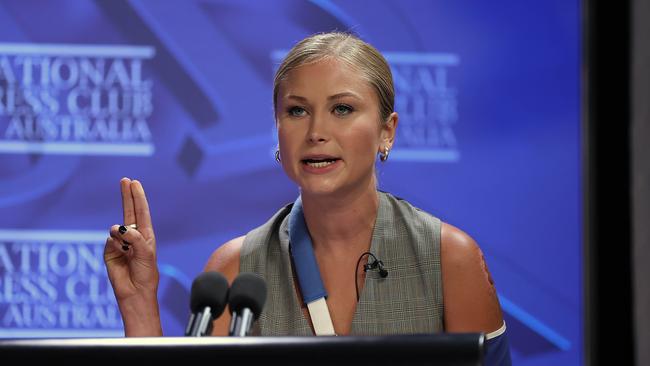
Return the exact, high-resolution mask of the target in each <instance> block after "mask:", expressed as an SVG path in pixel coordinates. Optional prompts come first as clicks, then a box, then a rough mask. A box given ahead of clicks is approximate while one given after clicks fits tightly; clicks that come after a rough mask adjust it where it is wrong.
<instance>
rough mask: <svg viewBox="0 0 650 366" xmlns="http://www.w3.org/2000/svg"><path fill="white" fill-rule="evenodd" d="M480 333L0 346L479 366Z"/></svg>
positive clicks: (77, 355)
mask: <svg viewBox="0 0 650 366" xmlns="http://www.w3.org/2000/svg"><path fill="white" fill-rule="evenodd" d="M484 348H485V336H484V334H482V333H463V334H456V333H454V334H431V335H400V336H372V337H358V336H343V337H239V338H237V337H202V338H189V337H142V338H83V339H82V338H75V339H5V340H0V354H1V355H3V358H4V357H9V358H10V359H14V360H21V361H32V360H33V361H38V360H40V361H48V362H51V361H59V360H60V361H65V362H66V364H70V363H71V362H72V363H75V362H78V363H82V362H83V363H84V364H86V365H87V364H88V362H89V361H102V362H103V363H107V362H108V363H118V362H119V363H120V366H122V363H124V362H129V361H133V362H142V361H146V362H156V361H158V362H164V364H168V362H170V361H171V362H178V361H188V360H192V361H199V362H201V361H206V362H218V363H220V364H228V363H230V362H235V363H236V364H237V365H260V364H264V363H268V362H270V363H273V364H281V365H331V364H336V365H337V366H345V365H353V364H354V365H355V366H358V365H359V364H360V363H359V362H362V363H364V364H365V363H367V362H381V363H386V364H399V365H422V364H427V365H481V364H482V362H483V354H484V351H485V349H484Z"/></svg>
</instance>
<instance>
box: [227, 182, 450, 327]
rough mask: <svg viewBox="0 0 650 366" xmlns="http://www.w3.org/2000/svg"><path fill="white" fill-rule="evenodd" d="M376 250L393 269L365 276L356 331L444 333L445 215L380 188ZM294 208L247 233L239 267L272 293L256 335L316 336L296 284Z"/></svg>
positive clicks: (374, 233)
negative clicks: (292, 239)
mask: <svg viewBox="0 0 650 366" xmlns="http://www.w3.org/2000/svg"><path fill="white" fill-rule="evenodd" d="M378 194H379V210H378V212H377V219H376V221H375V227H374V229H373V233H372V243H371V246H370V252H372V253H373V254H374V255H375V256H376V257H377V258H379V259H381V260H382V261H383V262H384V267H385V268H386V269H388V271H389V274H388V277H386V278H381V277H380V276H379V273H378V272H377V271H368V272H367V273H366V280H365V285H364V287H363V291H362V292H361V293H360V294H359V296H360V299H359V302H358V304H357V308H356V311H355V314H354V318H353V321H352V330H351V335H388V334H413V333H435V332H440V331H442V330H443V302H442V277H441V272H440V220H438V219H437V218H435V217H433V216H431V215H429V214H427V213H426V212H423V211H421V210H420V209H418V208H416V207H414V206H412V205H411V204H409V203H408V202H406V201H404V200H402V199H399V198H396V197H394V196H392V195H391V194H388V193H384V192H378ZM291 206H292V205H288V206H286V207H284V208H282V209H280V210H279V211H278V212H277V213H276V214H275V215H274V216H273V217H272V218H271V219H270V220H269V221H268V222H267V223H265V224H264V225H262V226H260V227H258V228H256V229H254V230H252V231H251V232H249V233H248V234H247V235H246V239H245V240H244V244H243V246H242V248H241V254H240V269H239V270H240V272H254V273H257V274H259V275H260V276H262V277H263V278H264V279H265V280H266V284H267V286H268V295H267V299H266V304H265V305H264V310H263V311H262V314H261V315H260V318H259V319H258V321H257V322H256V324H255V329H254V331H253V333H254V334H258V335H263V336H278V335H293V336H308V335H313V333H312V331H311V328H310V327H309V322H308V320H307V319H306V318H305V317H304V315H303V313H302V310H301V304H300V303H299V299H298V297H297V295H296V291H295V289H294V271H293V269H292V264H291V256H290V254H289V231H288V221H289V220H288V218H289V212H290V211H291Z"/></svg>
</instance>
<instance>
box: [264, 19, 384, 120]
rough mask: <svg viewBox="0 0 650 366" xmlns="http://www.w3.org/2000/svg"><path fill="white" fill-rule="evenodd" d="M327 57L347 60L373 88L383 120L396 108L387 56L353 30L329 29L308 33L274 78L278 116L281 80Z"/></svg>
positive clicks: (288, 55)
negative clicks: (352, 31)
mask: <svg viewBox="0 0 650 366" xmlns="http://www.w3.org/2000/svg"><path fill="white" fill-rule="evenodd" d="M325 58H334V59H337V60H340V61H343V62H345V63H346V64H348V65H349V66H351V67H352V68H354V69H355V70H358V71H360V72H361V75H362V77H363V78H364V79H366V81H368V83H369V84H370V85H371V86H372V87H373V89H374V90H375V92H376V93H377V97H378V99H379V116H380V118H381V120H382V123H385V122H386V121H387V120H388V117H389V116H390V114H391V113H393V110H394V108H395V88H394V86H393V75H392V74H391V71H390V67H389V66H388V62H386V59H384V57H383V56H382V55H381V54H380V53H379V51H377V49H375V48H374V47H373V46H371V45H369V44H368V43H366V42H364V41H362V40H361V39H359V38H358V37H357V36H355V35H353V34H350V33H342V32H330V33H319V34H315V35H312V36H309V37H307V38H305V39H303V40H302V41H300V42H298V43H297V44H296V45H295V46H294V47H293V48H292V49H291V50H290V51H289V53H288V54H287V56H286V57H285V58H284V60H283V61H282V63H281V64H280V67H279V68H278V71H277V72H276V73H275V79H274V80H273V109H274V111H275V113H276V115H277V105H278V92H279V89H280V83H281V82H282V81H283V80H285V79H286V78H287V76H288V74H289V73H290V72H291V70H293V69H295V68H297V67H300V66H303V65H306V64H310V63H314V62H317V61H320V60H323V59H325Z"/></svg>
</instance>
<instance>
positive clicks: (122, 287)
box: [104, 178, 162, 336]
mask: <svg viewBox="0 0 650 366" xmlns="http://www.w3.org/2000/svg"><path fill="white" fill-rule="evenodd" d="M120 187H121V191H122V208H123V211H124V221H123V223H122V225H113V226H112V227H111V230H110V236H109V237H108V239H106V246H105V247H104V262H105V263H106V269H107V271H108V278H109V279H110V281H111V284H112V286H113V291H114V292H115V297H116V299H117V303H118V305H119V307H120V313H121V314H122V320H123V321H124V331H125V334H126V335H127V336H159V335H162V330H161V326H160V316H159V309H158V299H157V293H158V282H159V274H158V265H157V263H156V238H155V236H154V232H153V226H152V225H151V215H150V213H149V204H148V203H147V197H146V196H145V194H144V189H143V188H142V184H140V182H138V181H137V180H130V179H128V178H122V179H121V180H120Z"/></svg>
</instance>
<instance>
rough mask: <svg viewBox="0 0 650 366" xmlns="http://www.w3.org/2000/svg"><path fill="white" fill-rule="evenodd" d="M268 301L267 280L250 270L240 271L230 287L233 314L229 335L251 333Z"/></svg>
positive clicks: (238, 335) (230, 303)
mask: <svg viewBox="0 0 650 366" xmlns="http://www.w3.org/2000/svg"><path fill="white" fill-rule="evenodd" d="M265 302H266V282H264V279H262V278H261V277H259V276H258V275H256V274H254V273H250V272H244V273H240V274H239V276H237V278H235V280H234V281H233V283H232V286H231V287H230V293H229V295H228V307H229V309H230V312H231V314H232V319H231V321H230V331H229V332H228V335H230V336H235V337H244V336H247V335H249V333H250V331H251V328H252V326H253V322H254V321H255V320H257V318H259V317H260V314H261V313H262V308H263V307H264V303H265Z"/></svg>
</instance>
